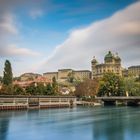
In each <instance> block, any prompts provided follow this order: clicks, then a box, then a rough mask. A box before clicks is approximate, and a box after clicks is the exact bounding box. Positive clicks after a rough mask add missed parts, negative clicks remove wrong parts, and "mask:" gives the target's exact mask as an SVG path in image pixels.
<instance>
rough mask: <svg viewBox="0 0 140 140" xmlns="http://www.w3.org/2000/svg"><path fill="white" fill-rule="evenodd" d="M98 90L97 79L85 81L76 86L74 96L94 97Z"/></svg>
mask: <svg viewBox="0 0 140 140" xmlns="http://www.w3.org/2000/svg"><path fill="white" fill-rule="evenodd" d="M98 89H99V81H98V80H97V79H92V80H91V79H86V80H85V81H83V82H81V83H79V84H78V85H77V86H76V90H75V95H76V96H77V97H94V96H95V95H97V93H98Z"/></svg>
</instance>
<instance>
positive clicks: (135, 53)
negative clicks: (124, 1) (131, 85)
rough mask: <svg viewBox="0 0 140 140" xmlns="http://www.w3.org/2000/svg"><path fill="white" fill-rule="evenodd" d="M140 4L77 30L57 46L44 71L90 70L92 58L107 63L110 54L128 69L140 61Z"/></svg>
mask: <svg viewBox="0 0 140 140" xmlns="http://www.w3.org/2000/svg"><path fill="white" fill-rule="evenodd" d="M139 13H140V2H137V3H135V4H132V5H130V6H128V7H127V8H126V9H124V10H121V11H119V12H117V13H115V14H114V15H113V16H111V17H109V18H107V19H104V20H101V21H98V22H96V23H93V24H91V25H89V26H88V27H86V28H82V29H77V30H74V31H72V32H71V33H70V36H69V37H68V38H67V39H66V40H65V41H64V42H63V43H62V44H60V45H58V46H56V49H55V50H54V52H53V53H52V54H51V55H50V57H49V58H48V59H47V62H45V65H44V66H43V70H44V71H52V70H57V69H59V68H75V69H90V61H91V59H92V56H96V57H97V58H98V59H99V60H100V61H101V60H102V61H103V57H104V55H105V54H106V53H107V51H108V50H111V51H114V52H118V53H119V54H120V56H121V58H122V60H123V62H124V63H125V66H128V65H134V64H137V62H139V60H140V55H139V52H140V14H139Z"/></svg>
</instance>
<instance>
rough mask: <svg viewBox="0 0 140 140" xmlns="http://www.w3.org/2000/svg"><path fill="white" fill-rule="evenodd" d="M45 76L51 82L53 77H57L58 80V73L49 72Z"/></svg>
mask: <svg viewBox="0 0 140 140" xmlns="http://www.w3.org/2000/svg"><path fill="white" fill-rule="evenodd" d="M43 76H44V77H46V78H47V79H49V80H52V78H53V77H55V78H56V79H58V72H47V73H43Z"/></svg>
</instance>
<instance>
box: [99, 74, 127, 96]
mask: <svg viewBox="0 0 140 140" xmlns="http://www.w3.org/2000/svg"><path fill="white" fill-rule="evenodd" d="M124 93H125V92H124V83H123V79H122V78H121V77H120V76H118V75H116V74H114V73H106V74H104V76H103V78H102V79H101V81H100V89H99V93H98V95H99V96H123V95H124Z"/></svg>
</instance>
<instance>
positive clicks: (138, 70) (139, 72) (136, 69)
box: [128, 65, 140, 77]
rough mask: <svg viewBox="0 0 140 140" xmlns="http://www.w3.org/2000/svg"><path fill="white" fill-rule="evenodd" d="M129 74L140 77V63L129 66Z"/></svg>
mask: <svg viewBox="0 0 140 140" xmlns="http://www.w3.org/2000/svg"><path fill="white" fill-rule="evenodd" d="M128 75H130V76H134V77H139V76H140V65H138V66H131V67H128Z"/></svg>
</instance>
